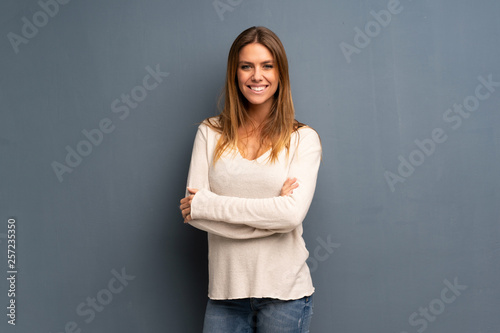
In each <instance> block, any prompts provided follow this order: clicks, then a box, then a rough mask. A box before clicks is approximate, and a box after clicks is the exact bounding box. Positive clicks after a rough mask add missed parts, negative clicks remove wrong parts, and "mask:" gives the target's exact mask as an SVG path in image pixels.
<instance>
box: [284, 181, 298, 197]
mask: <svg viewBox="0 0 500 333" xmlns="http://www.w3.org/2000/svg"><path fill="white" fill-rule="evenodd" d="M297 187H299V183H298V182H297V178H295V177H294V178H287V180H286V181H285V182H284V183H283V187H282V188H281V193H280V196H285V195H290V194H293V190H294V189H296V188H297Z"/></svg>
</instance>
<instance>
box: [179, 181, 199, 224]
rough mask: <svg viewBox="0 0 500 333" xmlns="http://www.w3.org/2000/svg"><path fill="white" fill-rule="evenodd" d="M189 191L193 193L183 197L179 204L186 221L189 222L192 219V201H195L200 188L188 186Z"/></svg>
mask: <svg viewBox="0 0 500 333" xmlns="http://www.w3.org/2000/svg"><path fill="white" fill-rule="evenodd" d="M187 189H188V191H189V193H192V194H191V195H189V196H187V197H185V198H182V199H181V205H180V206H179V208H180V210H181V213H182V218H183V219H184V223H188V222H189V221H191V220H192V219H191V202H192V201H193V198H194V195H195V194H196V192H198V189H196V188H190V187H188V188H187Z"/></svg>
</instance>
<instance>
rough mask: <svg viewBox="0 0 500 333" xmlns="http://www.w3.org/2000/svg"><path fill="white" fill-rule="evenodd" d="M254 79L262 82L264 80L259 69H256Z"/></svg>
mask: <svg viewBox="0 0 500 333" xmlns="http://www.w3.org/2000/svg"><path fill="white" fill-rule="evenodd" d="M252 78H253V80H254V81H261V80H262V73H261V71H260V69H259V68H258V67H256V68H255V70H254V72H253V77H252Z"/></svg>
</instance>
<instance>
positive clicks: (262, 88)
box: [247, 85, 269, 94]
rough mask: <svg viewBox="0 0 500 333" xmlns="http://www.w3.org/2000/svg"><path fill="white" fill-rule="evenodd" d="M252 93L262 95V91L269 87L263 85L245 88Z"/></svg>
mask: <svg viewBox="0 0 500 333" xmlns="http://www.w3.org/2000/svg"><path fill="white" fill-rule="evenodd" d="M247 87H248V88H249V89H250V90H251V91H252V92H254V93H256V94H259V93H262V92H263V91H264V90H266V89H267V88H268V87H269V86H268V85H264V86H247Z"/></svg>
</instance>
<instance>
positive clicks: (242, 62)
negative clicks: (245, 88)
mask: <svg viewBox="0 0 500 333" xmlns="http://www.w3.org/2000/svg"><path fill="white" fill-rule="evenodd" d="M272 63H274V61H273V60H265V61H263V62H261V64H272ZM238 64H251V65H253V62H250V61H240V62H238Z"/></svg>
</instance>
